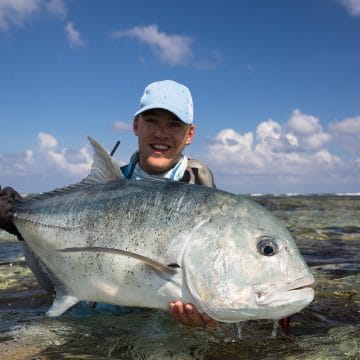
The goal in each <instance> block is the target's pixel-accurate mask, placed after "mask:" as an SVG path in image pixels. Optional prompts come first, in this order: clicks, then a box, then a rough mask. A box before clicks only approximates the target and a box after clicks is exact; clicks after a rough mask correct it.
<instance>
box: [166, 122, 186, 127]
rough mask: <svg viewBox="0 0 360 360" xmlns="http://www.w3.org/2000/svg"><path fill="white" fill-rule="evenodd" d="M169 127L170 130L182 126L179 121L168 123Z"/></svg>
mask: <svg viewBox="0 0 360 360" xmlns="http://www.w3.org/2000/svg"><path fill="white" fill-rule="evenodd" d="M169 125H170V127H172V128H181V127H183V124H182V123H181V122H180V121H170V124H169Z"/></svg>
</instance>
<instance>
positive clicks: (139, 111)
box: [134, 103, 193, 125]
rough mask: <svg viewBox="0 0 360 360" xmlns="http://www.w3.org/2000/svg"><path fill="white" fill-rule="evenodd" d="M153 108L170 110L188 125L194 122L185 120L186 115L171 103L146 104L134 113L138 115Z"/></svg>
mask: <svg viewBox="0 0 360 360" xmlns="http://www.w3.org/2000/svg"><path fill="white" fill-rule="evenodd" d="M153 109H162V110H167V111H170V112H171V113H173V114H174V115H175V116H176V117H177V118H179V120H181V121H182V122H183V123H184V124H186V125H191V124H192V123H193V122H192V121H191V122H188V121H184V120H183V118H184V116H183V115H182V114H180V112H179V111H177V110H176V109H175V108H173V107H171V106H169V105H164V104H161V103H159V104H151V105H147V106H144V107H142V108H141V109H140V110H138V111H137V112H136V113H135V114H134V116H138V115H140V114H142V113H143V112H144V111H147V110H153Z"/></svg>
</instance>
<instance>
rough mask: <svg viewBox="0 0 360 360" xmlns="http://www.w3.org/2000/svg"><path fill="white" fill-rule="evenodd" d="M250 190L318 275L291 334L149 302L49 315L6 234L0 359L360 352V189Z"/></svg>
mask: <svg viewBox="0 0 360 360" xmlns="http://www.w3.org/2000/svg"><path fill="white" fill-rule="evenodd" d="M248 196H249V197H251V198H252V199H253V200H255V201H257V202H259V203H261V204H263V205H264V206H266V207H267V208H268V209H269V210H270V211H272V212H273V213H274V214H275V215H277V216H278V217H280V218H281V219H282V220H283V222H284V223H285V224H286V226H287V227H288V229H289V230H290V232H291V233H292V235H293V237H294V239H295V241H296V243H297V245H298V247H299V249H300V251H301V252H302V254H303V256H304V258H305V260H306V261H307V263H308V265H309V266H310V269H311V271H312V273H313V274H314V277H315V284H314V290H315V299H314V301H313V302H312V303H311V304H310V305H309V306H308V307H306V308H305V309H303V310H302V311H301V312H299V313H298V314H295V315H293V316H292V320H291V323H290V335H289V336H286V335H285V334H284V333H283V332H282V331H281V329H280V328H278V326H277V323H276V322H273V321H248V322H244V323H242V324H241V325H240V324H238V325H237V326H236V325H234V324H219V325H218V326H217V328H216V329H208V328H189V327H186V326H183V325H179V324H178V323H175V321H173V320H172V318H170V316H169V315H168V314H167V313H165V312H162V311H158V310H152V309H135V310H128V309H121V310H114V309H113V310H111V309H108V308H106V307H105V308H103V309H102V308H101V307H100V308H95V309H93V308H91V307H85V308H84V309H83V310H81V309H80V311H79V309H77V311H73V310H70V311H68V312H67V313H65V314H64V315H62V316H60V317H58V318H48V317H46V316H45V312H46V310H47V309H48V308H49V305H50V304H51V301H52V299H51V297H50V296H49V295H48V294H46V293H45V292H44V291H43V290H42V289H41V288H40V286H39V285H38V283H37V281H36V279H35V278H34V276H33V275H32V273H31V271H30V270H29V268H28V267H27V265H26V263H25V259H24V256H23V251H22V245H21V242H19V241H17V240H16V239H15V237H13V236H11V235H8V234H7V233H5V232H0V359H2V360H7V359H9V360H10V359H11V360H17V359H26V360H33V359H39V360H42V359H44V360H45V359H49V360H50V359H54V360H55V359H124V360H125V359H176V360H177V359H179V360H180V359H204V360H215V359H220V360H230V359H257V360H258V359H301V360H305V359H311V360H313V359H327V360H328V359H360V274H359V272H360V193H353V194H346V193H343V194H317V195H314V194H271V195H267V194H251V195H248Z"/></svg>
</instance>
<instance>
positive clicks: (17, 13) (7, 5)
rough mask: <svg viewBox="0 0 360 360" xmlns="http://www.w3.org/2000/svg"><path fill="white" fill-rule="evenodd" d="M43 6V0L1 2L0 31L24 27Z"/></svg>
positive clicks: (1, 0) (6, 0) (7, 0)
mask: <svg viewBox="0 0 360 360" xmlns="http://www.w3.org/2000/svg"><path fill="white" fill-rule="evenodd" d="M41 5H42V0H26V1H24V0H0V30H7V29H8V28H9V27H10V26H12V25H15V26H23V25H24V24H25V22H26V21H27V20H28V19H29V18H30V17H31V16H33V15H34V14H36V13H37V12H38V11H39V10H40V7H41Z"/></svg>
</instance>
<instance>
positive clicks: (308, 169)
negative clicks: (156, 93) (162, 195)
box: [0, 0, 360, 193]
mask: <svg viewBox="0 0 360 360" xmlns="http://www.w3.org/2000/svg"><path fill="white" fill-rule="evenodd" d="M0 65H1V66H0V184H1V186H3V187H4V186H12V187H14V188H15V189H17V190H18V191H19V192H21V193H27V192H42V191H49V190H52V189H54V188H56V187H61V186H65V185H69V184H73V183H76V182H77V181H80V180H81V179H83V178H84V177H86V176H87V173H88V172H89V169H90V167H91V163H92V149H91V147H90V145H89V143H88V140H87V136H92V137H94V138H95V139H96V140H97V141H98V142H100V143H101V144H102V145H103V146H104V147H105V148H106V149H107V150H108V151H110V150H111V149H112V147H113V146H114V144H115V143H116V141H117V140H120V141H121V145H120V147H119V148H118V150H117V152H116V153H115V159H116V161H117V162H118V163H119V165H123V164H125V163H127V161H128V160H129V158H130V156H131V155H132V153H133V152H134V151H136V150H137V138H136V136H135V135H134V134H133V132H132V119H133V114H134V113H135V112H136V111H137V109H138V108H139V100H140V97H141V95H142V93H143V90H144V88H145V86H146V85H147V84H149V83H151V82H153V81H158V80H165V79H172V80H175V81H178V82H180V83H183V84H185V85H186V86H188V87H189V89H190V90H191V92H192V96H193V101H194V122H195V125H196V134H195V138H194V140H193V143H192V144H191V145H189V146H188V147H186V149H185V154H186V155H188V156H190V157H192V158H195V159H199V160H201V161H203V162H205V163H206V164H207V165H208V167H209V168H210V169H211V170H212V172H213V174H214V177H215V182H216V185H217V187H218V188H220V189H223V190H226V191H230V192H235V193H360V180H359V179H360V0H316V1H314V0H181V1H180V0H172V1H169V0H152V1H151V2H150V1H148V0H123V1H117V0H101V1H100V0H0Z"/></svg>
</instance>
